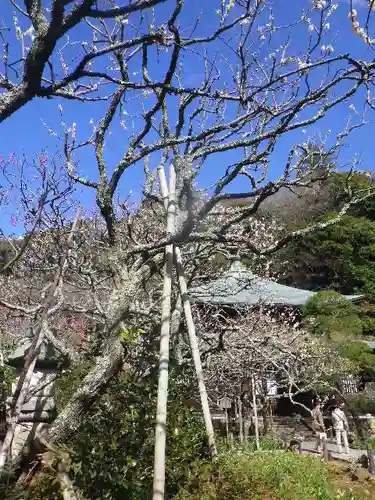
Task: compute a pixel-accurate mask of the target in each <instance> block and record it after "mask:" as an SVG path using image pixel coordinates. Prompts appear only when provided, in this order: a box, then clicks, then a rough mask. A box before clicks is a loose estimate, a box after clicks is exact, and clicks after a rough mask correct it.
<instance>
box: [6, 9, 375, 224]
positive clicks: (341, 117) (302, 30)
mask: <svg viewBox="0 0 375 500" xmlns="http://www.w3.org/2000/svg"><path fill="white" fill-rule="evenodd" d="M3 1H4V0H3ZM337 1H338V4H339V7H338V9H337V11H336V12H335V13H334V15H333V16H332V18H331V21H330V24H331V26H330V29H329V31H328V33H327V34H326V38H325V40H324V43H325V44H326V45H327V44H331V45H332V46H333V48H334V51H335V52H334V54H340V53H344V52H349V53H350V54H351V55H353V56H354V57H357V58H360V59H364V60H371V59H372V58H373V54H372V53H371V52H370V51H369V49H368V48H366V46H365V45H364V43H363V42H362V41H361V40H360V39H359V38H358V37H356V36H355V35H354V34H353V32H352V28H351V26H350V23H349V22H348V18H347V16H348V9H349V2H348V1H347V0H337ZM4 3H5V6H2V12H1V14H2V17H3V19H4V23H5V24H6V25H8V26H10V25H11V24H12V16H13V8H12V7H11V4H10V2H4ZM120 3H121V2H120ZM362 3H364V2H361V1H360V0H357V1H356V8H357V9H358V13H359V17H360V18H361V15H364V13H365V12H366V11H365V9H364V8H363V6H362V5H361V4H362ZM186 4H187V5H188V7H186V8H185V9H184V13H183V15H182V17H181V20H182V23H183V25H184V26H186V27H189V26H191V25H193V23H194V22H195V20H196V17H197V14H199V13H200V12H201V13H202V14H201V19H202V22H201V25H200V26H199V29H198V34H201V35H203V34H207V33H208V32H210V31H212V29H213V27H214V26H215V25H216V24H217V22H218V16H217V14H216V13H215V9H216V8H217V4H218V2H217V1H216V0H206V2H205V3H204V6H203V5H202V4H203V2H196V3H194V2H186ZM309 4H310V2H309V0H274V2H273V11H274V16H275V19H276V24H277V25H283V24H287V23H290V22H291V21H292V20H298V19H300V16H301V12H302V9H303V8H305V7H308V5H309ZM168 9H169V7H168V5H167V6H163V7H162V8H161V9H159V10H158V11H157V16H158V17H159V18H160V19H162V18H165V16H166V14H167V12H168ZM318 15H319V13H318V12H315V13H314V15H313V16H315V17H313V16H312V17H311V19H312V22H313V23H314V22H316V20H317V17H316V16H318ZM18 17H20V16H18ZM22 22H23V21H22V20H21V19H20V23H22ZM265 22H266V19H265ZM22 27H23V28H24V27H26V26H22ZM85 29H86V28H83V27H82V26H81V27H79V29H78V30H75V31H74V32H73V33H72V34H71V37H72V39H73V40H74V39H77V40H81V39H82V38H84V36H85V33H86V32H85ZM373 35H374V36H375V26H374V33H373ZM307 36H308V31H307V27H306V25H305V24H304V25H302V26H300V27H298V28H297V29H295V30H294V31H293V37H292V41H291V50H292V52H293V53H294V54H297V53H298V50H299V47H300V46H301V47H302V46H304V44H305V43H306V37H307ZM283 39H285V37H284V35H283V36H282V37H280V43H281V42H282V41H283ZM275 41H278V40H277V37H275ZM12 43H14V39H13V40H12ZM73 50H74V49H73ZM215 50H217V49H216V48H215ZM220 50H222V51H223V53H225V55H226V57H227V60H228V61H229V63H230V60H231V55H230V51H228V52H227V53H226V52H225V50H226V49H225V48H224V46H221V48H220ZM264 56H266V54H264ZM197 58H199V55H197V54H195V53H193V52H190V53H187V54H186V55H185V56H184V59H183V65H184V66H183V71H184V78H185V80H184V81H185V83H186V84H187V85H197V84H199V82H200V80H201V78H202V70H201V65H200V64H197ZM164 67H165V65H164V63H163V55H161V59H160V60H159V61H158V60H157V58H156V57H155V60H153V61H152V62H151V64H150V72H151V73H152V74H153V75H154V76H156V77H158V76H159V77H160V75H161V74H162V72H163V69H164ZM132 69H133V70H134V71H136V70H137V69H138V68H136V67H134V68H132ZM223 75H224V77H226V76H227V75H225V72H224V73H223ZM362 97H363V96H361V95H358V96H357V97H356V98H354V100H353V101H351V102H352V103H353V104H354V105H355V106H356V107H357V108H358V109H360V103H361V98H362ZM58 104H59V101H58V100H56V99H51V100H47V99H46V100H43V99H35V100H34V101H32V102H31V103H29V104H28V105H27V106H25V107H24V108H23V109H21V110H20V111H18V112H17V113H16V114H15V115H13V116H12V117H11V118H10V119H8V120H6V121H5V122H4V123H2V124H1V125H0V128H1V136H0V137H1V140H0V155H2V156H4V157H5V158H8V157H9V156H11V155H12V154H15V155H16V156H21V155H22V154H25V155H26V156H27V157H28V158H35V156H36V155H37V154H40V153H41V151H47V153H48V155H49V156H53V155H58V154H59V151H61V147H62V143H61V140H60V138H59V137H56V136H51V134H50V133H49V132H48V130H47V127H46V126H45V125H44V124H46V125H47V126H48V127H51V128H52V129H53V130H54V131H55V132H56V133H57V134H60V133H61V131H62V129H61V126H60V120H61V118H60V113H59V111H58ZM61 104H62V106H63V112H64V119H65V120H66V122H67V123H69V124H72V123H73V122H74V123H76V125H77V135H78V137H79V138H80V139H84V138H85V137H87V134H88V133H90V131H91V130H92V125H91V124H90V120H93V122H94V123H95V122H96V121H97V120H98V119H99V118H100V116H101V115H102V113H103V112H104V110H105V105H104V104H102V103H100V104H88V103H85V104H81V103H77V102H71V101H70V102H69V101H61ZM170 104H171V106H170V113H171V116H172V117H173V116H174V114H173V113H174V109H173V102H172V101H171V102H170ZM349 104H350V103H349V102H348V103H344V104H343V105H341V106H340V107H339V108H337V109H335V111H334V112H332V113H330V114H328V115H327V117H326V118H325V119H324V121H321V122H319V124H318V125H317V126H315V127H312V128H311V129H309V130H307V131H306V132H305V133H306V137H308V136H310V135H312V134H314V133H316V132H317V131H318V130H319V131H321V133H323V134H324V133H325V132H326V131H327V130H328V129H330V130H332V134H334V132H335V131H339V130H340V129H341V128H342V126H343V123H344V122H345V121H346V119H347V117H348V115H349V113H350V111H349ZM141 105H142V103H141V102H140V100H136V101H134V102H130V103H129V104H128V105H127V107H126V113H128V114H126V115H125V116H123V119H124V121H125V124H126V123H127V124H129V123H130V121H129V120H130V118H129V116H130V115H132V114H133V115H136V114H137V113H139V109H140V106H141ZM146 105H147V102H146ZM367 120H368V121H369V124H368V125H366V127H365V128H363V129H361V130H360V131H358V132H356V133H354V134H353V135H352V136H351V139H350V141H349V144H348V146H347V147H345V149H343V150H342V152H341V158H340V162H341V163H348V164H349V163H350V162H351V160H352V158H353V156H354V155H357V156H358V157H359V158H360V159H361V164H362V168H365V169H372V168H373V165H372V158H373V155H374V149H373V148H374V145H373V143H374V141H373V140H371V138H372V137H374V131H375V130H374V118H373V116H372V115H371V114H368V116H367ZM118 122H119V120H118V121H117V124H116V126H115V127H113V130H112V134H111V136H110V137H108V140H107V149H106V160H107V164H108V170H109V171H111V170H112V168H113V167H114V166H115V165H116V162H117V161H118V159H119V158H120V157H121V156H122V155H123V153H124V151H125V149H126V145H127V143H128V140H129V137H130V133H131V123H130V126H128V127H127V130H124V129H123V128H122V127H121V126H119V124H118ZM302 140H303V137H302V131H301V130H299V131H297V132H296V133H291V134H289V135H288V136H286V137H285V138H283V139H282V140H281V141H280V143H279V145H278V146H277V148H276V151H275V153H274V154H273V156H272V162H271V165H270V170H269V176H270V177H277V175H278V174H279V173H280V171H281V169H282V166H283V165H284V164H285V160H286V156H287V153H288V151H289V148H290V147H291V146H292V145H293V144H295V143H298V142H301V141H302ZM236 158H238V153H226V154H223V155H220V156H218V155H217V156H214V157H212V158H211V159H210V160H209V161H208V162H207V165H206V166H205V167H204V169H203V171H202V174H201V176H200V178H199V185H200V187H204V188H205V187H208V186H210V185H211V184H212V183H213V182H214V181H215V180H217V178H218V175H219V174H220V172H222V171H223V169H225V167H226V166H227V165H228V164H230V163H231V162H233V161H234V160H235V159H236ZM76 159H77V161H78V162H79V172H80V174H82V175H84V176H85V177H88V178H90V179H96V178H97V170H96V165H95V162H94V158H93V155H92V153H88V152H82V153H81V154H80V155H79V156H77V158H76ZM157 160H158V158H157V157H156V156H155V157H153V158H151V163H152V165H151V166H152V167H154V166H155V165H156V163H157ZM58 161H59V162H60V161H61V164H63V163H64V160H63V158H61V160H60V159H59V160H58ZM142 180H143V175H142V168H141V167H140V166H136V167H133V168H131V169H130V170H129V171H128V172H127V173H126V175H125V176H124V178H123V180H122V182H121V185H120V189H119V194H120V197H121V198H123V199H124V198H126V197H127V196H128V194H129V192H130V191H132V192H133V193H134V195H133V196H134V198H135V199H136V198H137V197H138V194H139V192H140V189H141V185H142ZM243 182H244V181H243V180H238V181H236V182H235V183H234V185H233V186H232V189H233V190H239V191H241V190H243V189H245V187H246V186H244V184H243ZM77 196H78V197H79V199H80V201H81V202H82V203H83V204H84V206H85V207H86V208H88V207H90V206H92V205H93V203H94V192H93V191H92V190H90V189H89V188H83V189H80V190H79V192H78V194H77ZM16 208H17V207H16V206H15V205H12V204H11V205H10V207H9V208H8V209H7V210H6V211H5V212H4V211H3V213H2V215H1V216H0V224H1V225H2V227H3V230H5V231H18V229H17V228H16V229H14V228H13V226H12V225H11V224H10V223H9V215H10V213H11V212H12V210H13V209H14V210H16Z"/></svg>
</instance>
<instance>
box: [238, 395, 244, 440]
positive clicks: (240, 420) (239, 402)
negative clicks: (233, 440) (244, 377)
mask: <svg viewBox="0 0 375 500" xmlns="http://www.w3.org/2000/svg"><path fill="white" fill-rule="evenodd" d="M238 425H239V434H240V441H241V443H243V418H242V401H241V396H239V398H238Z"/></svg>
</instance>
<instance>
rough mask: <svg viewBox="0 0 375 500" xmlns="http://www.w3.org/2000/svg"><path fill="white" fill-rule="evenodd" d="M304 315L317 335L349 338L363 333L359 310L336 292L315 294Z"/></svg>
mask: <svg viewBox="0 0 375 500" xmlns="http://www.w3.org/2000/svg"><path fill="white" fill-rule="evenodd" d="M302 314H303V316H304V318H305V321H306V323H307V324H309V325H310V326H311V328H312V330H313V332H314V333H315V334H317V335H326V336H327V337H329V338H340V337H342V336H344V337H346V338H348V337H352V336H358V335H360V334H361V333H362V321H361V318H360V317H359V311H358V308H357V307H356V306H355V305H354V304H353V303H352V302H350V301H349V300H347V299H345V298H344V297H343V296H342V295H340V294H339V293H337V292H334V291H326V292H319V293H317V294H315V295H314V296H313V297H311V298H310V299H309V300H308V302H307V304H306V305H305V306H304V307H303V309H302Z"/></svg>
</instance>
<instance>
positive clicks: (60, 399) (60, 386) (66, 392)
mask: <svg viewBox="0 0 375 500" xmlns="http://www.w3.org/2000/svg"><path fill="white" fill-rule="evenodd" d="M91 366H92V363H91V361H83V362H81V363H78V364H76V365H74V366H72V367H71V368H70V369H69V370H68V371H67V372H65V373H64V374H63V376H62V377H60V378H58V379H57V380H56V382H55V384H54V398H55V403H56V408H57V410H58V411H60V410H61V409H62V408H64V406H65V404H66V403H67V402H68V401H69V399H70V397H71V395H72V394H73V393H74V391H75V390H76V389H77V387H78V386H79V384H80V383H81V382H82V379H83V378H84V377H85V376H86V375H87V374H88V372H89V370H90V368H91Z"/></svg>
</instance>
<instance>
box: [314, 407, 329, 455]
mask: <svg viewBox="0 0 375 500" xmlns="http://www.w3.org/2000/svg"><path fill="white" fill-rule="evenodd" d="M311 416H312V420H313V421H312V429H313V431H314V433H315V436H316V446H315V450H316V451H317V452H318V453H320V452H321V451H322V447H323V440H324V439H326V438H327V434H326V432H325V427H324V419H323V413H322V407H321V403H320V400H318V401H317V402H316V405H315V407H314V408H313V410H312V411H311Z"/></svg>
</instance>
